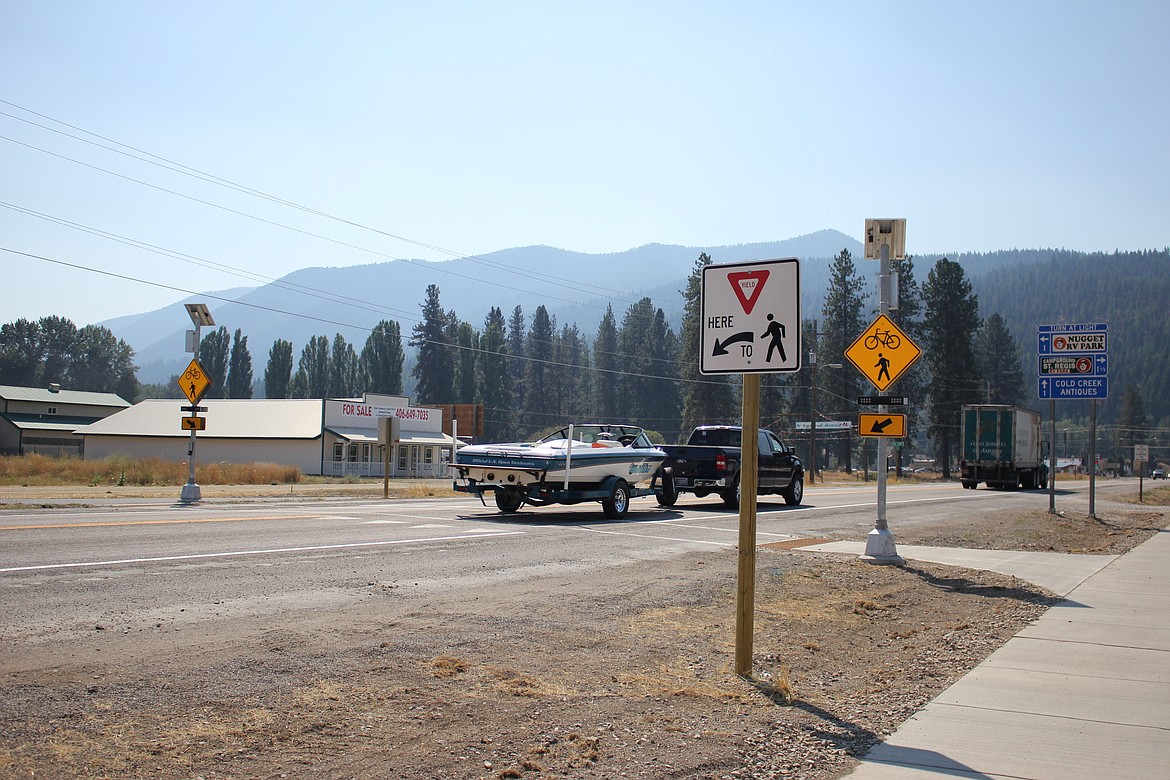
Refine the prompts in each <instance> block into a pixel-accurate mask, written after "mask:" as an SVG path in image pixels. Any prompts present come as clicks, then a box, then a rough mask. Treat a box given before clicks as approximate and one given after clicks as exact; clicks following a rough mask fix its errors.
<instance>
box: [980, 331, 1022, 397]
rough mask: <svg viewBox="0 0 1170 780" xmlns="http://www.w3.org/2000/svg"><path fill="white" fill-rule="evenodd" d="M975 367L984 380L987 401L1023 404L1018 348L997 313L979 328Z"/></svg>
mask: <svg viewBox="0 0 1170 780" xmlns="http://www.w3.org/2000/svg"><path fill="white" fill-rule="evenodd" d="M975 366H976V370H977V371H978V373H979V375H980V376H981V377H982V380H981V381H982V382H985V383H986V384H985V386H984V388H983V390H985V393H986V395H985V396H984V400H986V401H987V402H988V403H992V404H1022V403H1023V402H1024V400H1025V399H1026V398H1027V391H1026V390H1025V389H1024V369H1023V367H1022V366H1021V364H1020V348H1019V346H1018V345H1017V344H1016V340H1015V339H1013V338H1012V334H1011V333H1010V332H1009V331H1008V327H1007V323H1006V322H1004V320H1003V317H1001V316H999V314H992V315H991V316H990V317H988V318H987V319H986V320H984V322H983V327H982V328H980V329H979V334H978V337H977V339H976V341H975Z"/></svg>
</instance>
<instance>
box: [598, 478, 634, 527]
mask: <svg viewBox="0 0 1170 780" xmlns="http://www.w3.org/2000/svg"><path fill="white" fill-rule="evenodd" d="M629 508H630V486H629V485H627V484H626V481H625V480H624V479H619V480H615V481H614V483H613V487H612V488H610V491H609V498H603V499H601V511H602V512H604V513H605V516H606V517H608V518H609V519H610V520H617V519H619V518H621V517H622V516H623V515H625V513H626V510H628V509H629Z"/></svg>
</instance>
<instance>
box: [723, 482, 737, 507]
mask: <svg viewBox="0 0 1170 780" xmlns="http://www.w3.org/2000/svg"><path fill="white" fill-rule="evenodd" d="M720 495H721V496H723V503H724V504H726V505H727V508H728V509H739V477H738V476H737V477H736V478H735V482H733V483H732V485H731V487H729V488H727V490H725V491H724V492H723V493H721V494H720Z"/></svg>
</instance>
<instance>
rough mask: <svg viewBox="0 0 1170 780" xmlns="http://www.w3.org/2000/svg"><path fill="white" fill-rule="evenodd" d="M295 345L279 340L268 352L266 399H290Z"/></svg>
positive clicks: (265, 374)
mask: <svg viewBox="0 0 1170 780" xmlns="http://www.w3.org/2000/svg"><path fill="white" fill-rule="evenodd" d="M292 370H293V345H292V342H291V341H285V340H284V339H277V340H276V341H274V342H272V349H270V350H268V365H267V366H266V367H265V369H264V397H265V398H290V397H292V396H291V394H290V385H291V384H292Z"/></svg>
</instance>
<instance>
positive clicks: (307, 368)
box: [290, 335, 330, 398]
mask: <svg viewBox="0 0 1170 780" xmlns="http://www.w3.org/2000/svg"><path fill="white" fill-rule="evenodd" d="M329 374H330V365H329V337H328V336H323V335H322V336H312V337H310V338H309V343H308V344H305V347H304V349H302V350H301V358H300V360H299V361H298V363H297V373H296V375H295V376H293V380H292V386H291V392H290V395H291V397H293V398H326V397H327V396H328V395H329Z"/></svg>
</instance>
